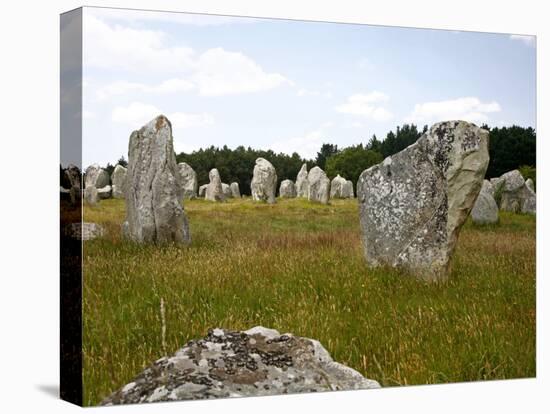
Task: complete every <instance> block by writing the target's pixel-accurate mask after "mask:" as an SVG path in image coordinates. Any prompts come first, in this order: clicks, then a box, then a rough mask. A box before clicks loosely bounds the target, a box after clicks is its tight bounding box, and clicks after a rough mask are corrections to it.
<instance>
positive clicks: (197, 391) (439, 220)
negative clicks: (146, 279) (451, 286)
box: [86, 116, 536, 405]
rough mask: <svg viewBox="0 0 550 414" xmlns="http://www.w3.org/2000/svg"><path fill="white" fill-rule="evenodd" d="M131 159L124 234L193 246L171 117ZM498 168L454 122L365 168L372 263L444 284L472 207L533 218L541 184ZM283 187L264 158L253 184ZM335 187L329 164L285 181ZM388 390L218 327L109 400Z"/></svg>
mask: <svg viewBox="0 0 550 414" xmlns="http://www.w3.org/2000/svg"><path fill="white" fill-rule="evenodd" d="M128 155H129V157H128V158H129V164H128V169H127V172H126V179H125V184H123V188H124V191H123V192H124V196H125V200H126V210H127V217H126V221H125V222H124V224H123V234H124V235H125V236H126V237H127V238H129V239H132V240H134V241H137V242H147V243H149V242H151V243H163V242H176V243H189V242H190V241H191V237H190V233H189V222H188V219H187V216H186V214H185V211H184V208H183V202H182V200H183V198H184V194H185V191H187V189H186V188H185V186H184V185H183V182H184V180H183V178H182V176H184V175H185V174H187V175H189V176H193V173H194V172H191V171H192V169H190V168H187V167H188V166H178V164H176V159H175V154H174V150H173V139H172V128H171V124H170V122H169V121H168V119H167V118H166V117H164V116H159V117H157V118H156V119H154V120H152V121H151V122H149V123H148V124H146V125H145V126H144V127H142V128H141V129H140V130H138V131H134V132H133V133H132V134H131V136H130V144H129V154H128ZM488 163H489V152H488V132H487V131H486V130H484V129H481V128H478V127H477V126H475V125H473V124H470V123H467V122H464V121H448V122H442V123H438V124H435V125H433V126H432V127H431V128H430V129H429V130H428V131H427V132H426V133H425V134H424V135H423V136H422V137H421V138H420V139H419V140H418V141H417V142H416V143H414V144H412V145H411V146H409V147H407V148H405V149H404V150H402V151H401V152H399V153H397V154H395V155H393V156H391V157H388V158H386V159H385V160H384V161H383V162H382V163H380V164H378V165H375V166H373V167H371V168H369V169H367V170H365V171H363V173H362V174H361V175H360V177H359V180H358V182H357V198H358V203H359V212H360V214H359V219H360V220H359V221H360V227H361V234H362V243H363V247H364V254H365V257H366V260H367V263H368V265H369V266H374V267H375V266H389V267H399V268H403V269H405V270H406V271H407V273H409V274H412V275H415V276H417V277H419V278H421V279H424V280H430V281H432V280H441V279H444V278H446V276H447V273H448V272H447V270H448V265H449V261H450V258H451V255H452V253H453V251H454V248H455V246H456V242H457V240H458V235H459V232H460V229H461V227H462V225H463V224H464V222H465V221H466V219H467V217H468V215H470V212H471V210H472V208H474V212H472V215H475V214H477V213H475V208H478V209H479V210H483V209H486V207H484V206H483V205H482V203H486V202H487V200H491V199H492V200H493V201H495V200H494V199H495V193H496V192H497V191H498V192H499V193H500V197H499V199H500V203H501V205H500V208H502V209H504V210H512V211H520V212H532V213H534V212H535V204H536V198H535V196H534V192H533V189H532V188H531V187H532V186H531V183H529V182H525V181H523V178H522V177H521V175H520V174H519V172H517V171H511V172H510V173H507V174H504V175H503V176H502V177H499V178H497V179H496V180H494V182H493V183H491V182H488V181H484V179H483V178H484V176H485V173H486V170H487V166H488ZM91 171H92V170H91ZM121 171H122V170H121ZM518 174H519V175H518ZM86 177H87V178H86V181H88V179H89V180H90V183H95V185H91V187H93V188H98V187H99V188H105V187H106V185H103V186H102V184H105V183H106V181H105V177H104V175H103V174H101V173H99V174H88V172H87V174H86ZM209 178H210V183H209V184H207V185H206V187H204V197H205V199H208V200H213V201H220V200H223V198H224V194H229V193H230V192H231V193H232V194H233V191H234V189H233V188H232V187H234V186H223V183H222V182H221V179H220V176H219V173H218V171H217V170H216V169H213V170H212V171H210V177H209ZM276 182H277V177H276V173H275V169H274V168H273V166H272V165H271V164H270V163H269V162H268V161H267V160H264V159H261V158H260V159H258V160H257V161H256V166H255V168H254V177H253V180H252V184H251V189H252V197H253V199H254V200H262V201H266V202H268V203H272V202H274V201H275V184H276ZM333 183H334V184H333ZM333 183H331V182H330V180H329V179H328V178H327V176H326V174H325V173H324V171H322V170H321V169H320V168H318V167H314V168H312V169H311V170H310V171H309V172H307V170H306V168H305V166H304V167H302V169H301V170H300V172H299V173H298V176H297V179H296V183H295V184H294V183H292V182H288V181H287V180H285V181H283V182H282V183H281V189H282V190H283V191H281V190H280V194H281V193H282V195H281V196H286V194H290V196H294V194H295V196H296V197H306V194H307V198H308V199H309V200H312V201H318V202H321V203H323V202H324V203H326V202H328V199H329V198H330V196H331V193H333V194H332V196H333V197H336V196H338V195H339V196H342V194H344V197H346V196H349V186H350V184H351V183H350V184H348V182H347V181H346V180H344V179H342V178H341V177H336V178H335V179H334V180H333ZM115 185H116V184H115V183H114V180H113V186H115ZM490 186H492V187H490ZM195 187H196V184H193V188H191V189H190V191H192V192H194V191H195ZM351 188H353V185H351ZM491 188H492V189H491ZM224 190H225V193H224ZM235 190H237V191H238V188H235ZM111 191H113V190H112V189H111ZM198 191H199V195H200V193H201V190H200V189H199V190H198ZM489 196H490V197H489ZM476 200H477V202H476ZM489 202H490V201H489ZM477 204H479V206H478V205H477ZM474 205H476V206H475V207H474ZM474 213H475V214H474ZM497 213H498V207H497ZM474 219H475V217H474ZM378 386H379V385H378V383H376V382H375V381H371V380H368V379H366V378H364V377H362V376H361V375H360V374H359V373H357V372H356V371H354V370H352V369H351V368H348V367H345V366H343V365H340V364H337V363H335V362H334V361H332V359H331V358H330V356H329V355H328V352H327V351H326V350H325V349H324V348H322V346H321V345H320V344H319V343H317V342H316V341H314V340H309V339H305V338H300V337H294V336H292V335H290V334H285V335H279V333H278V332H276V331H272V330H266V329H265V328H257V329H252V330H250V331H245V332H232V331H225V330H222V329H214V330H213V331H211V332H210V333H209V334H208V336H207V337H205V338H203V339H201V340H198V341H191V342H189V343H188V344H187V345H186V346H185V347H184V348H182V349H180V350H179V351H178V352H176V354H175V355H174V356H172V357H169V358H161V359H160V360H158V361H156V362H155V363H154V364H152V365H151V366H150V367H149V368H147V369H146V370H145V371H143V372H142V373H141V374H140V375H138V376H137V377H136V378H135V379H134V380H133V381H132V382H130V383H128V384H127V385H125V386H124V387H122V388H121V389H119V390H118V391H115V392H114V393H113V394H112V395H111V396H109V397H107V398H106V399H105V400H104V401H103V404H105V405H109V404H118V403H135V402H146V401H164V400H173V399H188V398H191V399H194V398H212V397H227V396H241V395H262V394H280V393H286V392H302V391H319V390H329V389H354V388H355V389H356V388H373V387H378Z"/></svg>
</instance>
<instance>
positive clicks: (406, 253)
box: [357, 121, 489, 280]
mask: <svg viewBox="0 0 550 414" xmlns="http://www.w3.org/2000/svg"><path fill="white" fill-rule="evenodd" d="M488 145H489V133H488V131H486V130H484V129H482V128H478V127H477V126H475V125H474V124H470V123H467V122H464V121H448V122H442V123H438V124H435V125H433V126H432V127H431V128H430V129H429V131H428V132H427V133H425V134H424V135H422V137H420V139H419V140H418V141H417V142H416V143H415V144H413V145H411V146H409V147H407V148H405V149H404V150H402V151H400V152H398V153H397V154H395V155H393V156H391V157H388V158H386V159H385V160H384V161H383V162H382V163H380V164H378V165H375V166H373V167H371V168H369V169H367V170H365V171H363V173H362V174H361V176H360V177H359V181H358V183H357V196H358V201H359V210H360V222H361V231H362V236H363V245H364V251H365V256H366V259H367V262H368V264H369V265H370V266H381V265H388V266H393V267H402V268H405V269H407V270H408V271H410V272H411V273H413V274H416V275H417V276H418V277H420V278H422V279H426V280H436V279H439V278H444V277H445V276H446V273H447V267H448V264H449V260H450V258H451V255H452V253H453V251H454V248H455V245H456V241H457V239H458V234H459V232H460V228H461V227H462V225H463V224H464V222H465V220H466V218H467V217H468V214H470V210H471V209H472V207H473V205H474V202H475V200H476V198H477V196H478V194H479V191H480V189H481V186H482V183H483V177H484V176H485V171H486V170H487V166H488V164H489V151H488Z"/></svg>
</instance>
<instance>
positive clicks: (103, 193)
mask: <svg viewBox="0 0 550 414" xmlns="http://www.w3.org/2000/svg"><path fill="white" fill-rule="evenodd" d="M112 193H113V190H112V188H111V186H110V185H106V186H105V187H102V188H98V189H97V195H98V196H99V198H100V199H102V200H105V199H107V198H111V195H112Z"/></svg>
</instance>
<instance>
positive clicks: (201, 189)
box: [199, 184, 208, 198]
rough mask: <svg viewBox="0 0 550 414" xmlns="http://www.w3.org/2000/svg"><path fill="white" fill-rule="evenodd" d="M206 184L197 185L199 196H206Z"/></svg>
mask: <svg viewBox="0 0 550 414" xmlns="http://www.w3.org/2000/svg"><path fill="white" fill-rule="evenodd" d="M207 187H208V184H203V185H201V186H200V187H199V198H204V197H205V196H206V188H207Z"/></svg>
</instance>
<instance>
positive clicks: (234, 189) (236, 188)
mask: <svg viewBox="0 0 550 414" xmlns="http://www.w3.org/2000/svg"><path fill="white" fill-rule="evenodd" d="M229 186H230V187H231V194H233V197H234V198H241V190H240V189H239V183H237V182H233V183H231V184H230V185H229Z"/></svg>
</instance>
